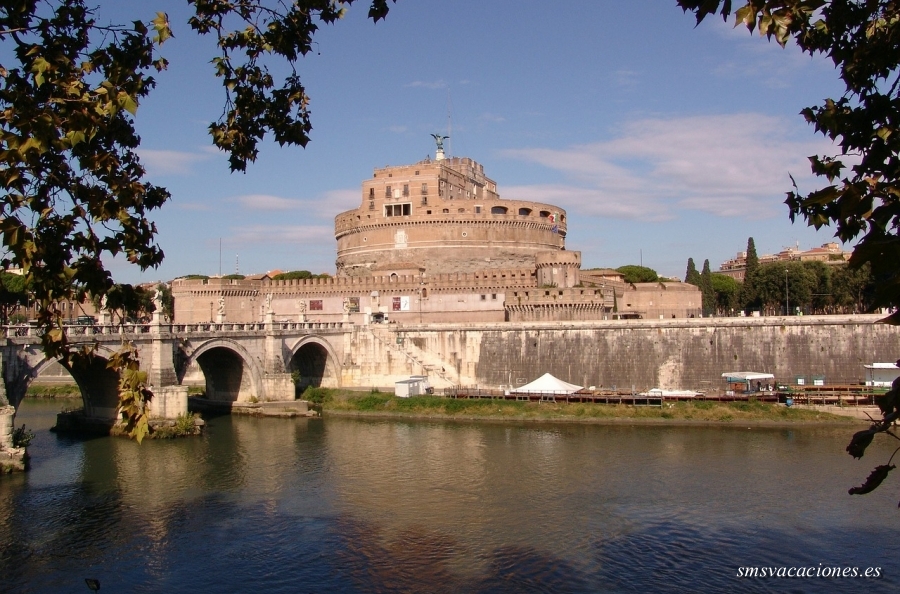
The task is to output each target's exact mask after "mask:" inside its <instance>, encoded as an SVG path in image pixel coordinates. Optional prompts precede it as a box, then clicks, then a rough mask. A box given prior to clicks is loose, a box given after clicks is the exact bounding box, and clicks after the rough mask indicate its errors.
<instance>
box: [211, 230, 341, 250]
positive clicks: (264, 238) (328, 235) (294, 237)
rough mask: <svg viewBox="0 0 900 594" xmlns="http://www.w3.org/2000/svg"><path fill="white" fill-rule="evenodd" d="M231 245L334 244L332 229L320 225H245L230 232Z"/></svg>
mask: <svg viewBox="0 0 900 594" xmlns="http://www.w3.org/2000/svg"><path fill="white" fill-rule="evenodd" d="M229 241H230V242H231V243H238V244H244V245H247V244H262V245H274V244H285V243H287V244H298V245H320V244H322V243H323V242H326V241H327V242H329V243H333V242H334V228H333V227H327V226H322V225H318V226H317V225H247V226H241V227H234V228H232V230H231V237H230V239H229Z"/></svg>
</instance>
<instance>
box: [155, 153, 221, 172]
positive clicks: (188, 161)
mask: <svg viewBox="0 0 900 594" xmlns="http://www.w3.org/2000/svg"><path fill="white" fill-rule="evenodd" d="M137 152H138V155H139V156H140V157H141V161H143V163H144V165H145V166H146V167H147V171H148V172H149V173H150V175H188V174H190V173H192V168H193V166H194V164H195V163H199V162H201V161H206V160H208V159H209V158H210V157H212V154H211V153H210V152H209V151H208V150H203V152H202V153H189V152H186V151H167V150H154V149H138V151H137Z"/></svg>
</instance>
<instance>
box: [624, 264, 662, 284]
mask: <svg viewBox="0 0 900 594" xmlns="http://www.w3.org/2000/svg"><path fill="white" fill-rule="evenodd" d="M616 272H619V273H621V274H622V276H623V277H624V280H625V282H626V283H655V282H657V281H658V280H659V275H658V274H656V271H655V270H653V269H652V268H647V267H646V266H637V265H634V264H628V265H626V266H619V267H618V268H616Z"/></svg>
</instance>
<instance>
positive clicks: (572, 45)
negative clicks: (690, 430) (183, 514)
mask: <svg viewBox="0 0 900 594" xmlns="http://www.w3.org/2000/svg"><path fill="white" fill-rule="evenodd" d="M105 4H106V5H105V6H103V7H102V9H101V12H100V14H99V16H100V20H101V21H103V20H107V21H109V20H112V21H114V22H127V21H131V20H134V19H136V18H142V19H143V20H145V21H149V20H150V19H152V18H153V16H154V13H155V11H157V10H163V11H166V12H168V14H169V17H170V22H171V25H172V27H173V30H174V33H175V39H172V40H170V41H168V42H166V43H165V45H163V47H162V54H163V55H164V56H165V57H166V58H168V60H169V62H170V67H169V70H168V71H166V72H164V73H162V74H160V75H159V76H157V80H158V87H157V89H156V90H154V91H153V92H152V93H151V95H150V96H149V97H148V98H147V99H146V100H145V101H144V102H143V103H142V104H141V106H140V109H139V110H138V113H137V126H138V129H139V132H140V134H141V137H142V147H141V149H140V152H141V155H142V158H143V160H144V162H145V164H146V165H147V168H148V171H149V174H150V175H149V178H150V180H151V181H152V182H153V183H156V184H159V185H162V186H165V187H167V188H168V189H169V190H170V191H171V193H172V195H173V199H172V201H171V202H170V203H169V204H167V205H166V206H165V207H164V208H163V209H162V210H161V211H159V212H158V214H156V215H155V217H154V218H155V221H156V224H157V226H158V228H159V242H160V244H161V245H162V247H163V249H164V250H165V252H166V260H165V262H164V263H163V264H162V266H161V267H160V268H158V269H155V270H149V271H146V272H144V273H140V272H139V271H138V270H137V269H136V268H134V267H131V266H129V265H127V264H126V263H124V262H121V261H113V262H110V266H111V269H112V270H113V271H114V275H115V277H116V279H117V280H120V281H126V282H145V281H153V280H169V279H171V278H174V277H176V276H180V275H184V274H190V273H202V274H209V275H214V274H218V272H219V270H220V256H219V254H220V251H219V245H220V240H221V245H222V249H221V254H222V257H221V270H222V272H223V273H225V274H228V273H231V272H234V271H235V269H236V266H239V270H240V272H241V273H244V274H250V273H256V272H265V271H267V270H272V269H281V270H298V269H306V270H311V271H313V272H327V273H332V274H333V273H334V260H335V255H336V254H335V242H334V216H335V215H336V214H338V213H339V212H342V211H345V210H348V209H351V208H356V207H357V206H358V205H359V203H360V184H361V182H362V180H363V179H365V178H367V177H369V176H370V175H372V170H373V169H374V168H376V167H383V166H385V165H402V164H407V163H412V162H415V161H418V160H420V159H422V158H424V157H425V156H426V155H429V154H432V155H433V153H434V144H433V141H432V139H431V137H430V136H429V135H430V133H432V132H442V133H444V134H446V133H447V132H448V111H449V113H450V114H451V119H450V121H451V122H452V128H451V129H450V132H449V133H450V136H451V140H450V141H448V148H449V152H450V153H451V154H452V155H453V156H465V157H471V158H473V159H475V160H476V161H479V162H480V163H482V164H483V165H484V169H485V173H486V174H487V175H488V176H489V177H491V178H493V179H494V180H495V181H496V182H497V184H498V189H499V192H500V195H501V197H505V198H511V199H525V200H539V201H542V202H550V203H553V204H557V205H559V206H561V207H562V208H564V209H566V211H567V212H568V215H569V217H568V220H569V229H568V231H569V234H568V237H567V241H566V244H567V248H568V249H570V250H579V251H581V252H582V261H583V267H584V268H589V267H618V266H621V265H624V264H638V263H641V262H642V263H643V264H644V265H645V266H649V267H652V268H654V269H656V270H657V271H658V272H659V273H660V274H662V275H668V276H676V277H681V278H683V277H684V273H685V268H686V264H687V259H688V258H689V257H692V258H694V260H695V262H696V263H697V266H698V268H699V267H700V266H702V263H703V260H704V259H709V261H710V264H711V266H712V268H713V270H715V269H717V268H718V267H719V265H720V264H721V263H722V262H723V261H724V260H726V259H728V258H731V257H734V255H735V254H736V253H737V252H738V251H741V250H743V249H745V247H746V244H747V238H748V237H751V236H752V237H753V238H754V240H755V243H756V246H757V251H758V253H759V254H760V255H762V254H764V253H773V252H777V251H779V250H781V249H782V248H783V247H785V246H788V245H795V244H796V243H797V242H799V245H800V247H801V248H802V249H808V248H810V247H815V246H818V245H820V244H822V243H825V242H827V241H831V240H832V234H833V231H830V230H828V229H825V230H823V231H820V232H814V231H813V230H812V229H810V228H808V227H806V225H805V223H804V222H802V221H801V222H798V223H796V224H793V225H792V224H791V223H790V220H789V219H788V212H787V207H785V206H784V204H783V201H784V194H785V192H786V191H788V190H789V189H790V179H789V177H788V175H789V174H793V175H794V177H795V179H796V180H797V182H798V184H799V186H800V189H801V190H802V191H809V190H812V189H815V188H816V187H818V183H819V182H817V181H816V180H814V179H813V178H812V177H811V176H810V174H809V164H808V161H807V159H806V157H807V156H809V155H812V154H814V153H823V152H832V147H831V143H830V142H829V141H828V140H827V139H824V138H823V137H822V136H820V135H816V134H815V133H814V130H813V129H812V128H811V127H810V126H808V125H807V124H806V123H805V122H804V120H803V118H802V117H801V116H800V115H798V114H799V112H800V110H801V109H802V108H804V107H807V106H810V105H814V104H817V103H818V102H820V101H821V100H822V99H823V98H825V97H829V96H837V95H839V94H840V92H841V90H842V87H841V85H840V81H839V79H838V77H837V73H836V71H835V69H834V68H833V66H832V64H830V63H829V62H828V61H827V60H825V59H821V58H818V59H811V58H810V57H808V56H804V55H802V54H801V53H800V52H799V51H798V50H797V49H796V48H794V47H790V46H789V47H788V48H787V49H781V48H780V47H778V46H777V45H776V44H774V43H770V42H767V41H766V40H764V39H760V38H759V37H758V36H757V35H751V34H750V33H748V32H747V31H746V29H733V27H732V25H731V23H728V24H725V23H723V22H722V21H721V19H714V20H710V21H709V22H705V23H703V24H702V25H701V26H700V27H697V28H695V27H694V19H693V17H692V16H691V15H689V14H688V15H686V14H684V13H682V11H681V10H680V9H679V8H678V7H677V6H676V4H675V1H674V0H648V1H642V2H625V1H624V0H623V1H614V0H604V1H596V0H573V1H571V2H566V3H559V4H557V3H548V2H546V1H543V2H538V1H531V0H491V1H490V2H484V1H483V0H481V1H469V0H455V1H454V2H447V1H440V0H400V1H399V2H398V3H397V4H396V5H393V7H392V9H391V13H390V14H389V15H388V17H387V20H386V21H382V22H379V23H378V24H377V25H373V24H372V22H371V21H368V20H367V19H366V18H365V17H366V12H367V9H368V5H367V4H366V3H365V0H362V1H361V3H360V4H359V5H354V6H353V7H351V8H350V9H349V11H348V13H347V15H346V17H345V18H344V19H343V20H342V21H340V22H338V23H336V24H335V25H333V26H324V27H323V28H322V30H321V31H320V32H319V34H318V35H317V37H316V41H317V45H316V53H313V54H311V55H309V56H307V57H305V58H304V59H302V60H301V61H300V63H299V64H298V71H299V73H300V75H301V78H302V80H303V82H304V84H305V85H306V87H307V91H308V93H309V95H310V97H311V112H312V125H313V131H312V140H311V142H310V143H309V145H308V146H307V148H306V149H302V148H280V147H278V146H277V145H276V144H274V143H267V144H266V145H265V146H264V147H263V148H262V151H261V154H260V157H259V159H258V160H257V162H256V163H255V164H252V165H251V166H250V167H249V168H248V171H247V173H246V174H240V173H235V174H232V173H229V171H228V164H227V160H226V158H225V156H224V155H223V154H222V153H219V152H218V151H216V150H215V149H213V148H211V145H210V141H209V137H208V135H207V131H206V130H207V126H208V125H209V122H210V121H212V120H213V119H215V118H216V117H217V116H218V115H219V113H220V112H221V110H222V105H223V94H222V92H221V90H220V86H219V83H218V81H217V80H216V79H215V78H214V76H213V74H212V67H211V66H210V64H209V60H210V59H211V58H212V57H213V55H214V47H213V45H212V44H213V40H212V39H211V38H209V39H205V38H199V37H198V36H197V35H196V34H195V33H193V32H192V31H191V30H190V28H189V26H188V25H187V18H188V17H189V7H188V6H187V4H186V2H183V1H181V0H179V1H175V0H154V1H153V2H143V1H141V2H138V1H134V0H131V1H126V2H108V3H105ZM113 11H114V12H113ZM848 247H849V246H848ZM238 261H239V264H238Z"/></svg>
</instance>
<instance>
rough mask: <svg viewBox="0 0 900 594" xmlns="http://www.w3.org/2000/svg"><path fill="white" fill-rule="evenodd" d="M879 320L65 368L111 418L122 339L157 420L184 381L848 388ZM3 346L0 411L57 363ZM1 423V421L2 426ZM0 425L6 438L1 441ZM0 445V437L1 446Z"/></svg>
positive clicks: (279, 346)
mask: <svg viewBox="0 0 900 594" xmlns="http://www.w3.org/2000/svg"><path fill="white" fill-rule="evenodd" d="M881 317H883V316H878V315H848V316H838V315H835V316H802V317H787V318H785V317H777V316H773V317H765V318H707V319H699V318H698V319H665V320H662V319H661V320H608V321H606V320H604V321H593V322H577V321H573V322H547V323H537V322H496V323H469V324H459V323H456V324H393V323H392V324H364V325H360V324H353V323H350V322H349V321H342V322H313V323H310V322H281V321H276V320H274V319H273V316H272V314H269V315H267V316H266V321H265V322H257V323H201V324H190V325H185V324H165V323H162V322H160V321H159V320H154V321H153V322H152V323H150V324H146V325H139V326H129V325H125V326H106V325H99V326H70V327H68V328H67V332H68V336H69V339H70V341H71V342H72V343H73V344H76V345H77V344H86V345H87V344H90V345H95V348H96V352H97V358H96V361H95V363H94V364H93V365H92V366H91V367H90V368H89V369H82V370H76V369H71V370H70V373H71V374H72V376H73V378H74V379H75V381H76V382H77V383H78V385H79V387H80V388H81V392H82V395H83V397H84V405H85V413H86V415H87V416H89V417H93V418H98V419H111V418H114V417H115V416H116V404H117V379H118V378H117V376H116V375H115V374H114V373H113V372H111V371H110V370H108V369H106V360H107V358H108V357H109V356H110V354H111V353H113V352H115V351H116V350H117V349H119V348H120V347H121V345H122V342H123V341H125V340H128V341H131V342H132V343H134V344H135V346H136V347H137V349H138V352H139V355H140V358H141V359H140V360H141V366H142V368H143V369H145V370H146V371H147V372H148V374H149V383H150V385H151V386H152V388H153V393H154V399H153V401H152V403H151V407H152V408H151V414H152V415H153V416H156V417H162V418H173V417H175V416H177V415H178V414H183V413H184V412H186V410H187V385H186V383H187V381H186V378H187V379H191V378H196V380H199V378H200V377H203V378H205V380H204V381H205V384H206V394H207V397H209V398H210V399H213V400H217V401H221V402H248V401H252V400H254V399H255V400H258V401H260V402H266V401H282V400H293V399H295V398H296V397H297V393H298V391H299V390H298V387H297V386H295V382H294V381H293V379H292V373H293V374H294V375H295V376H299V388H300V389H302V388H304V387H305V386H308V385H312V386H323V387H350V388H380V389H392V387H393V385H394V384H393V382H395V381H397V380H399V379H404V378H406V377H408V376H410V375H420V374H422V375H427V376H428V377H429V379H430V381H431V384H432V385H433V386H434V387H435V388H438V389H440V388H444V387H448V386H452V385H462V386H479V387H485V388H499V387H512V386H516V385H521V384H524V383H526V382H528V381H531V380H533V379H535V378H537V377H538V376H539V375H541V374H542V373H544V372H548V371H549V372H550V373H552V374H554V375H555V376H557V377H559V378H560V379H563V380H565V381H568V382H570V383H574V384H578V385H583V386H588V387H589V386H598V387H599V386H607V387H611V386H619V387H622V386H626V387H628V388H630V389H635V390H638V391H642V390H647V389H650V388H655V387H659V388H687V389H696V390H699V391H708V390H716V389H719V388H720V387H721V385H722V379H721V374H722V373H723V372H726V371H767V372H770V373H774V374H775V376H776V378H777V379H778V381H779V382H787V383H790V382H791V381H793V380H794V378H796V377H798V376H807V377H825V378H826V381H827V382H828V383H831V384H856V383H858V382H860V381H861V380H863V379H864V378H865V369H864V368H863V365H864V364H867V363H874V362H890V361H895V360H897V358H898V356H900V328H898V327H895V326H887V325H885V324H879V323H878V320H879V319H880V318H881ZM0 333H2V335H0V338H5V341H3V345H2V349H0V357H2V374H3V380H4V381H3V384H2V386H0V411H2V410H3V408H4V405H11V406H7V407H6V408H7V409H8V410H11V411H14V410H15V409H14V408H13V407H18V405H19V402H21V400H22V398H23V397H24V395H25V391H26V389H27V387H28V385H29V384H30V383H31V381H32V380H33V379H34V378H35V377H37V376H38V375H39V374H40V373H41V371H42V370H44V369H46V368H47V367H48V366H49V365H51V364H53V362H52V361H49V360H47V358H46V357H45V356H44V355H43V352H42V351H41V349H40V338H39V336H37V335H36V334H35V329H34V328H29V327H8V328H0ZM0 420H2V419H0ZM2 429H3V428H2V427H0V433H2ZM0 437H2V436H0Z"/></svg>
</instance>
